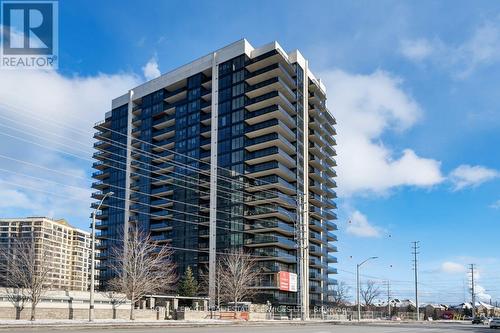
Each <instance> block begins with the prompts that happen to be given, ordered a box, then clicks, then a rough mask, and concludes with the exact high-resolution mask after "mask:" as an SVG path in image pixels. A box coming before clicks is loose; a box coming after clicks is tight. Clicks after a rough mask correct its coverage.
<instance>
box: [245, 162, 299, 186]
mask: <svg viewBox="0 0 500 333" xmlns="http://www.w3.org/2000/svg"><path fill="white" fill-rule="evenodd" d="M247 171H248V173H247V175H248V176H249V177H251V178H258V177H264V176H269V175H277V176H279V177H281V178H283V179H285V180H287V181H295V179H296V174H295V173H294V172H293V171H292V170H290V169H289V168H287V167H285V166H284V165H283V164H281V163H280V162H278V161H270V162H266V163H261V164H255V165H252V166H249V167H248V168H247Z"/></svg>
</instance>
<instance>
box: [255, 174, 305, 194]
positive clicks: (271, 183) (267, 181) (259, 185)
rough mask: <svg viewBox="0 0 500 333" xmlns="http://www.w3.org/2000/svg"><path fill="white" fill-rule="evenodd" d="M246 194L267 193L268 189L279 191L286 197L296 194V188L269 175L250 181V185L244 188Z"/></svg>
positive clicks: (277, 177)
mask: <svg viewBox="0 0 500 333" xmlns="http://www.w3.org/2000/svg"><path fill="white" fill-rule="evenodd" d="M246 189H247V191H248V192H251V193H254V192H257V191H267V190H270V189H276V190H279V191H281V192H283V193H285V194H288V195H294V194H296V193H297V188H296V187H295V185H292V184H291V183H290V182H288V181H286V180H284V179H283V178H281V177H279V176H276V175H271V176H266V177H261V178H258V179H255V180H252V183H251V184H250V185H248V187H247V188H246Z"/></svg>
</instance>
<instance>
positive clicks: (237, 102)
mask: <svg viewBox="0 0 500 333" xmlns="http://www.w3.org/2000/svg"><path fill="white" fill-rule="evenodd" d="M244 105H245V97H244V96H240V97H238V98H235V99H233V105H232V106H233V110H234V109H239V108H241V107H243V106H244Z"/></svg>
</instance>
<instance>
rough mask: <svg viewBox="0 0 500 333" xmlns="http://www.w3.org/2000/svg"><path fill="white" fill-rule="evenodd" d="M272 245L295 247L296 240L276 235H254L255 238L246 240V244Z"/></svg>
mask: <svg viewBox="0 0 500 333" xmlns="http://www.w3.org/2000/svg"><path fill="white" fill-rule="evenodd" d="M264 244H265V245H270V244H276V245H277V246H284V247H287V248H295V245H296V243H295V241H294V240H291V239H289V238H286V237H282V236H276V235H259V234H257V235H254V236H253V238H249V239H246V240H245V245H254V246H255V245H264Z"/></svg>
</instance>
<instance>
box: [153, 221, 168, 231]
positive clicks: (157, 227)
mask: <svg viewBox="0 0 500 333" xmlns="http://www.w3.org/2000/svg"><path fill="white" fill-rule="evenodd" d="M149 228H150V230H151V232H155V231H168V230H172V228H173V227H172V224H171V223H169V222H160V223H151V224H150V225H149Z"/></svg>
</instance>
